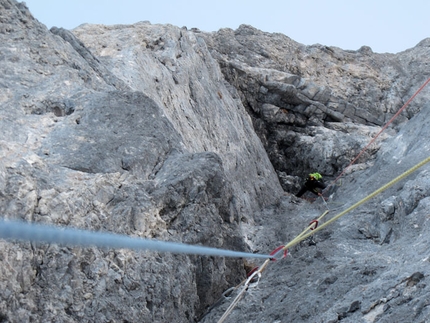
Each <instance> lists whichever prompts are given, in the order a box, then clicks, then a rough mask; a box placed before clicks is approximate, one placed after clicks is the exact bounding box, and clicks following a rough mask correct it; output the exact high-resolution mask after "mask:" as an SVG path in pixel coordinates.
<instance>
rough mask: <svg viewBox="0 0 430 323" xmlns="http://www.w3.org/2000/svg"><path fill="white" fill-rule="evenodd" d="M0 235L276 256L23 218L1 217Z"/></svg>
mask: <svg viewBox="0 0 430 323" xmlns="http://www.w3.org/2000/svg"><path fill="white" fill-rule="evenodd" d="M0 238H3V239H12V240H21V241H32V242H42V243H56V244H64V245H71V246H81V247H89V246H95V247H100V248H116V249H122V248H125V249H134V250H153V251H160V252H171V253H185V254H194V255H205V256H220V257H239V258H260V259H261V258H264V259H268V258H272V257H273V256H272V255H263V254H254V253H248V252H240V251H232V250H225V249H217V248H210V247H204V246H196V245H189V244H184V243H176V242H167V241H159V240H150V239H142V238H137V237H129V236H126V235H120V234H113V233H104V232H93V231H88V230H78V229H73V228H59V227H54V226H48V225H43V224H36V223H26V222H21V221H6V220H3V219H0Z"/></svg>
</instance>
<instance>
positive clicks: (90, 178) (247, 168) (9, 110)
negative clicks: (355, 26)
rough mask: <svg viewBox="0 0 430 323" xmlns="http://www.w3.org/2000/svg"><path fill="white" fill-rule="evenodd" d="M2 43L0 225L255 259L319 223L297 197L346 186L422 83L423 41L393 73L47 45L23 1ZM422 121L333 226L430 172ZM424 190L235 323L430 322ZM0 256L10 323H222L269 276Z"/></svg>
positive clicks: (386, 203)
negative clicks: (423, 162) (309, 180)
mask: <svg viewBox="0 0 430 323" xmlns="http://www.w3.org/2000/svg"><path fill="white" fill-rule="evenodd" d="M0 23H1V25H0V49H1V50H0V53H1V54H0V60H1V64H0V68H1V71H2V73H1V77H0V157H1V159H0V214H1V216H2V217H4V218H7V219H20V220H23V221H28V222H40V223H47V224H52V225H58V226H70V227H77V228H82V229H88V230H96V231H104V232H114V233H121V234H125V235H129V236H134V237H145V238H153V239H159V240H166V241H175V242H184V243H189V244H196V245H204V246H211V247H217V248H225V249H230V250H240V251H249V252H259V253H267V252H270V251H271V250H273V249H274V248H275V247H277V246H278V245H280V244H284V243H286V242H288V241H289V240H291V239H292V238H293V237H294V236H295V235H296V234H297V233H298V232H300V231H301V230H302V229H303V227H304V226H305V225H306V224H307V223H309V221H310V220H312V219H313V218H314V217H317V216H319V215H320V214H321V212H322V211H323V210H324V209H325V204H323V203H322V201H316V202H314V203H313V204H310V203H308V202H306V201H302V200H298V199H296V198H294V197H293V196H292V195H291V194H288V192H294V191H295V190H296V189H297V188H298V186H299V185H300V184H301V176H303V175H304V174H306V173H307V172H309V171H310V170H314V169H318V170H320V172H321V173H323V175H324V176H325V177H326V178H328V179H330V177H331V176H334V175H337V174H338V172H339V171H340V170H341V169H343V167H344V166H345V165H346V164H347V163H349V161H350V160H351V159H352V158H353V157H355V155H356V153H357V152H358V151H359V150H361V148H362V147H363V146H364V145H365V144H367V143H368V141H369V140H370V138H371V137H372V136H374V135H375V134H376V133H377V132H378V131H379V130H380V129H381V125H382V124H384V123H385V122H386V121H387V120H388V119H389V118H390V117H391V116H392V115H393V114H394V113H395V112H396V111H397V109H398V108H400V106H401V105H402V104H403V103H404V102H406V100H407V99H409V97H410V95H412V94H413V93H414V92H415V90H416V89H417V88H418V87H419V86H420V85H421V84H422V82H423V81H424V80H425V77H426V76H425V70H426V69H425V68H426V64H428V63H427V61H426V57H428V51H429V46H428V40H423V41H422V42H421V43H420V44H418V45H417V46H416V47H414V48H412V49H410V50H407V51H405V52H402V53H399V54H396V55H394V54H375V53H372V51H371V49H370V48H367V47H363V48H361V49H360V50H358V51H343V50H341V49H339V48H333V47H326V46H322V45H315V46H303V45H301V44H298V43H296V42H294V41H293V40H291V39H290V38H288V37H287V36H284V35H281V34H268V33H264V32H261V31H259V30H256V29H255V28H252V27H250V26H245V25H243V26H240V28H239V29H238V30H236V31H233V30H229V29H223V30H220V31H219V32H216V33H203V32H201V31H199V30H196V29H193V30H187V29H186V28H178V27H175V26H170V25H151V24H150V23H147V22H141V23H137V24H134V25H118V26H102V25H83V26H80V27H79V28H77V29H75V30H73V31H68V30H64V29H62V28H57V27H54V28H52V29H51V30H47V29H46V27H45V26H43V25H42V24H40V23H39V22H38V21H37V20H35V19H34V18H33V17H32V16H31V13H30V11H29V10H28V8H27V7H26V6H25V5H24V4H20V3H17V2H16V1H14V0H0ZM428 101H429V95H428V92H424V91H423V92H422V93H421V94H420V96H418V97H417V98H416V99H414V101H413V102H412V103H411V105H410V107H409V108H408V109H407V110H406V112H404V113H402V115H401V116H400V117H399V118H398V119H396V126H395V127H392V128H390V129H388V130H387V131H385V132H384V134H383V136H382V137H381V140H379V141H377V142H376V143H375V144H374V145H372V146H371V147H370V148H369V150H368V151H367V153H366V154H364V155H363V156H362V157H361V159H360V160H359V161H358V164H357V165H356V166H354V167H353V168H351V169H350V170H349V171H348V172H347V173H346V175H345V177H344V178H343V179H342V181H341V182H340V184H339V183H338V184H339V185H341V186H335V187H333V188H332V189H331V191H330V199H329V200H328V202H327V203H328V206H329V207H330V208H331V209H332V212H330V215H332V214H333V213H335V212H336V211H337V210H338V209H341V208H343V207H347V206H349V205H351V203H353V202H355V201H356V199H358V198H360V197H363V196H365V195H366V194H368V193H370V191H371V190H374V189H376V188H378V187H379V186H380V185H382V184H384V183H385V182H386V181H387V180H389V179H391V178H392V177H393V176H394V174H396V175H397V174H398V173H399V172H401V171H403V170H405V169H407V168H408V167H409V166H411V165H413V164H414V163H415V162H417V161H419V160H420V159H422V158H424V157H425V156H428V154H429V151H430V148H429V147H428V143H427V141H426V140H425V138H428V136H429V134H428V130H427V128H428V123H427V122H426V121H425V120H429V118H430V116H428V112H427V111H428ZM428 183H429V179H428V167H427V168H424V169H421V170H420V171H419V173H418V174H415V175H413V176H411V177H410V178H408V181H407V182H402V183H399V184H397V186H395V187H393V188H392V189H390V190H388V191H387V192H385V193H384V194H382V195H381V196H379V197H378V198H377V199H375V200H373V201H371V202H370V203H369V204H368V205H366V206H363V207H362V208H360V209H358V210H357V211H354V212H351V213H352V214H349V215H348V217H345V218H342V219H341V220H339V221H338V222H336V223H335V224H334V225H333V226H331V227H329V228H327V229H326V230H324V231H321V232H319V233H317V235H316V237H315V242H316V244H314V243H311V244H309V243H308V242H302V243H301V244H300V245H299V246H297V247H295V248H293V250H290V252H289V257H288V258H287V259H284V260H282V261H278V262H271V263H270V266H269V268H268V270H267V271H266V272H265V273H264V275H263V277H262V279H261V281H260V283H259V285H258V288H250V289H249V291H248V292H247V294H246V296H245V298H244V299H243V302H240V303H239V306H238V307H237V308H236V309H235V310H234V311H233V312H232V313H231V317H229V320H231V321H234V320H235V321H237V322H254V321H255V322H261V321H264V320H270V321H273V322H284V321H288V322H295V321H303V322H316V321H318V320H321V321H323V322H338V321H344V322H347V321H351V322H361V321H362V322H376V321H377V320H386V321H396V320H397V319H401V321H418V322H419V321H425V320H426V319H428V317H429V315H430V314H429V313H428V310H427V308H428V306H427V299H428V297H429V295H430V290H429V289H428V288H427V285H426V283H425V282H426V279H427V277H428V275H429V272H428V270H427V266H425V264H426V263H427V262H428V259H427V258H428V255H427V253H426V250H427V245H428V241H427V240H428V239H427V238H426V236H427V235H426V234H425V232H426V229H427V215H428V210H429V203H428V198H429V194H430V192H429V185H428ZM281 184H282V187H281ZM282 188H283V189H284V190H286V191H287V194H285V193H284V191H283V190H282ZM333 215H334V214H333ZM0 244H1V248H0V259H1V261H2V266H0V321H5V322H8V321H9V322H29V321H59V322H117V321H128V322H196V321H201V322H211V321H216V320H217V319H218V318H219V317H220V316H221V315H222V313H223V311H224V310H225V309H226V307H227V306H228V305H229V304H230V301H231V299H232V298H231V297H232V296H234V292H233V293H232V294H231V295H227V294H225V295H224V296H223V292H224V291H226V290H227V289H228V288H230V287H231V286H236V285H237V284H239V282H240V281H242V280H243V278H244V277H245V274H246V270H247V269H248V268H252V267H253V266H254V265H258V263H257V262H254V261H252V259H245V260H244V259H234V258H228V259H226V258H222V257H204V256H192V255H176V254H170V253H157V252H150V251H145V250H144V251H141V252H136V251H130V250H125V249H121V250H106V249H99V248H95V247H91V246H89V247H87V248H77V247H71V246H59V245H55V244H49V245H48V244H36V243H32V242H15V241H5V240H0ZM229 297H230V298H229ZM285 304H287V306H286V305H285ZM411 305H412V306H411Z"/></svg>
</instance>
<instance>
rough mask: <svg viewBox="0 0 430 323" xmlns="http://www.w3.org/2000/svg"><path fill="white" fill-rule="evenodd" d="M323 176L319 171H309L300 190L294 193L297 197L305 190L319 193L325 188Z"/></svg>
mask: <svg viewBox="0 0 430 323" xmlns="http://www.w3.org/2000/svg"><path fill="white" fill-rule="evenodd" d="M325 188H326V185H325V184H324V181H323V178H322V176H321V174H320V173H311V174H309V176H308V177H307V178H306V182H305V184H304V185H303V186H302V188H301V189H300V191H299V192H298V193H297V194H296V196H297V197H301V196H302V195H303V194H305V193H306V191H309V192H312V193H314V194H315V195H321V190H323V189H325Z"/></svg>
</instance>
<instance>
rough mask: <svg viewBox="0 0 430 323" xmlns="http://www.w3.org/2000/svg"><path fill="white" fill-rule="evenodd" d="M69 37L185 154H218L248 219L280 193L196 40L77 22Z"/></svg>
mask: <svg viewBox="0 0 430 323" xmlns="http://www.w3.org/2000/svg"><path fill="white" fill-rule="evenodd" d="M73 33H74V34H75V35H76V36H77V37H78V38H79V39H80V40H81V41H82V42H83V43H84V44H85V46H87V47H88V48H89V49H90V50H91V51H92V52H93V53H94V54H95V55H96V56H97V57H98V59H99V60H100V61H101V62H103V63H104V64H105V65H106V66H107V67H108V68H109V69H110V70H111V71H113V73H114V74H115V75H116V76H117V77H118V78H120V79H122V80H123V81H124V82H125V83H126V84H127V85H128V86H130V88H132V89H133V90H137V91H142V92H143V93H145V94H146V95H147V96H148V97H150V98H151V99H153V100H154V101H155V102H156V103H157V104H158V105H159V106H160V107H161V108H162V109H163V111H164V114H165V115H166V117H167V118H168V119H169V120H170V121H171V122H172V124H173V126H174V127H175V129H176V130H177V131H178V132H179V133H180V134H181V136H182V139H183V141H182V142H183V144H184V147H186V148H187V149H188V150H189V151H191V152H202V151H211V152H215V153H217V154H219V156H220V157H221V159H222V161H223V165H224V168H225V171H226V172H227V174H228V177H229V179H230V180H231V183H232V187H233V190H234V192H235V193H234V194H235V195H236V208H237V211H238V212H240V213H241V214H242V216H243V218H244V219H248V220H251V221H252V218H253V216H252V214H253V213H254V212H255V210H257V209H259V208H260V207H262V206H264V205H268V204H271V203H274V202H275V201H276V199H277V198H278V197H279V196H280V194H282V191H281V188H280V185H279V181H278V179H277V177H276V174H275V172H274V171H273V167H272V165H271V163H270V161H269V160H268V158H267V154H266V152H265V151H264V148H263V146H262V145H261V142H260V141H259V140H258V137H256V135H255V132H254V131H253V128H252V126H251V123H250V120H249V118H248V117H247V116H246V112H245V110H244V109H243V106H242V105H241V102H240V101H239V100H237V99H234V98H232V96H231V95H230V93H229V91H228V90H227V87H226V86H227V84H225V82H224V78H223V76H222V74H221V71H220V69H219V67H218V65H217V62H216V61H215V60H214V59H213V58H212V57H211V55H210V54H209V52H208V50H207V48H206V44H205V42H204V41H203V39H201V38H200V37H199V36H198V35H196V34H194V33H193V32H191V31H187V30H186V29H180V28H177V27H173V26H169V25H164V26H162V25H150V24H149V23H138V24H134V25H130V26H102V25H84V26H81V27H79V28H77V29H75V30H73Z"/></svg>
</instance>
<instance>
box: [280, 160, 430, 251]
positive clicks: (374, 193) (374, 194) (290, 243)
mask: <svg viewBox="0 0 430 323" xmlns="http://www.w3.org/2000/svg"><path fill="white" fill-rule="evenodd" d="M428 162H430V157H427V158H426V159H424V160H423V161H421V162H420V163H418V164H416V165H415V166H413V167H412V168H410V169H408V170H407V171H405V172H404V173H403V174H401V175H399V176H397V177H396V178H395V179H393V180H392V181H390V182H388V183H387V184H385V185H384V186H381V187H380V188H378V189H377V190H376V191H374V192H373V193H371V194H369V195H367V196H366V197H365V198H363V199H362V200H360V201H358V202H357V203H355V204H354V205H352V206H350V207H349V208H347V209H346V210H345V211H343V212H341V213H339V214H337V215H336V216H334V217H333V218H332V219H330V220H328V221H327V222H326V223H324V224H323V225H321V226H319V227H318V228H316V229H315V230H313V231H312V232H309V233H307V234H303V235H299V237H298V238H299V239H298V238H295V239H294V240H292V241H291V242H289V243H288V244H286V245H285V246H284V248H283V250H286V249H288V248H290V247H292V246H294V245H296V244H297V243H299V242H300V241H302V240H304V239H306V238H307V237H309V236H311V235H312V234H315V233H316V232H318V231H320V230H322V229H324V228H325V227H326V226H328V225H329V224H331V223H333V222H334V221H336V220H337V219H339V218H340V217H342V216H344V215H345V214H347V213H349V212H351V211H352V210H354V209H355V208H357V207H359V206H360V205H361V204H363V203H366V202H367V201H368V200H370V199H371V198H373V197H375V196H376V195H378V194H380V193H382V192H383V191H385V190H386V189H388V188H389V187H391V186H393V185H394V184H396V183H397V182H399V181H401V180H402V179H404V178H405V177H407V176H409V175H410V174H412V173H413V172H415V171H416V170H417V169H418V168H420V167H422V166H424V165H425V164H427V163H428Z"/></svg>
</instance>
